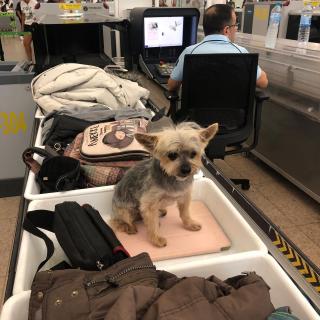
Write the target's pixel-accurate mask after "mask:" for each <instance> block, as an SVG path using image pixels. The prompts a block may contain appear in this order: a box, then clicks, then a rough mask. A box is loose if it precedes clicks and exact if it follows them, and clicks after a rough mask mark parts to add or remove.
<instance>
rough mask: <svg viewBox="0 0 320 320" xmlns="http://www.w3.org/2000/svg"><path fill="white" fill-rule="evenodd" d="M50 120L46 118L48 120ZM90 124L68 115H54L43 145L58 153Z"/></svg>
mask: <svg viewBox="0 0 320 320" xmlns="http://www.w3.org/2000/svg"><path fill="white" fill-rule="evenodd" d="M49 119H51V118H46V120H49ZM91 124H92V123H91V122H90V121H86V120H82V119H78V118H74V117H71V116H68V115H56V116H55V117H54V119H53V122H52V125H51V127H50V130H49V132H48V134H47V135H46V137H45V139H44V141H43V144H44V145H48V146H50V147H51V148H53V149H54V150H56V151H58V152H62V153H63V151H64V150H65V149H66V147H67V146H68V145H69V144H70V143H71V142H72V141H73V140H74V139H75V137H76V136H77V135H78V134H79V133H80V132H83V131H84V130H85V129H86V128H87V127H88V126H90V125H91Z"/></svg>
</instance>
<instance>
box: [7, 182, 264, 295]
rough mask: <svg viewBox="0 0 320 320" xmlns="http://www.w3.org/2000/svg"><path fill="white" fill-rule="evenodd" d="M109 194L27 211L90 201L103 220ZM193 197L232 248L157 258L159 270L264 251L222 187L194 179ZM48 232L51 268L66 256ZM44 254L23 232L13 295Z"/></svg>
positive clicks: (50, 202) (26, 284)
mask: <svg viewBox="0 0 320 320" xmlns="http://www.w3.org/2000/svg"><path fill="white" fill-rule="evenodd" d="M112 196H113V191H112V190H108V191H99V192H98V191H96V192H95V193H91V194H82V195H75V196H69V197H63V198H52V199H45V200H38V201H32V202H31V203H30V205H29V208H28V210H37V209H47V210H53V209H54V206H55V205H56V204H57V203H61V202H63V201H77V202H78V203H79V204H84V203H88V204H91V205H92V206H93V207H95V208H96V209H97V210H98V211H99V212H100V214H101V215H102V217H103V219H104V220H106V221H107V220H108V218H109V217H110V213H111V201H112ZM192 197H193V199H194V200H201V201H203V202H204V203H205V204H206V205H207V207H208V208H209V210H210V211H211V212H212V213H213V214H214V216H215V218H216V220H217V222H218V223H219V224H220V226H221V227H222V229H223V230H224V232H225V233H226V235H227V236H228V237H229V239H230V240H231V248H230V249H228V250H226V251H222V252H219V253H212V254H206V255H199V256H196V257H186V258H179V259H171V260H163V261H158V262H156V265H157V266H158V267H159V268H160V269H166V268H167V267H169V266H173V265H175V264H177V263H182V262H183V263H184V262H188V261H189V262H190V261H195V260H200V261H205V260H206V259H208V258H210V257H211V258H219V257H226V256H229V255H235V256H236V255H242V254H243V253H244V252H250V251H260V252H264V253H267V248H266V246H265V245H264V244H263V242H262V241H261V240H260V238H259V237H258V236H257V235H256V234H255V232H254V231H253V230H252V229H251V227H250V226H249V225H248V224H247V222H246V221H245V220H244V218H243V217H242V216H241V214H240V213H239V212H238V211H237V209H236V208H235V207H234V206H233V205H232V203H231V202H230V201H229V200H228V199H227V198H226V196H225V195H224V194H223V193H222V192H221V190H220V189H219V188H218V187H217V186H216V185H215V184H214V183H213V182H212V181H211V180H210V179H207V178H202V179H198V180H196V181H195V182H194V187H193V193H192ZM47 234H48V236H49V237H50V238H51V239H52V240H53V242H54V244H55V247H56V248H57V249H59V250H56V252H55V255H54V257H52V259H51V260H50V261H49V262H48V264H47V265H46V266H45V267H44V269H47V268H50V267H52V266H53V265H55V264H57V263H59V262H61V261H62V260H63V259H65V258H66V257H65V256H64V254H63V252H62V250H61V248H60V246H59V245H58V243H57V240H56V238H55V236H54V235H53V234H52V233H50V232H48V233H47ZM45 256H46V247H45V244H44V242H43V241H42V240H41V239H39V238H37V237H35V236H33V235H31V234H29V233H28V232H23V235H22V241H21V245H20V252H19V257H18V263H17V269H16V270H17V271H16V277H15V282H14V288H13V293H14V294H16V293H19V292H21V291H25V290H29V289H30V287H31V282H32V279H33V277H34V274H35V272H36V269H37V266H38V265H39V264H40V262H41V261H42V260H44V258H45Z"/></svg>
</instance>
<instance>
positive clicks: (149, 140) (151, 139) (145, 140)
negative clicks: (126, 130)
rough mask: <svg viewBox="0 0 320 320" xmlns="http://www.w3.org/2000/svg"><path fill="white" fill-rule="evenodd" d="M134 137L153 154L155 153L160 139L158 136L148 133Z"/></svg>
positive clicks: (137, 134)
mask: <svg viewBox="0 0 320 320" xmlns="http://www.w3.org/2000/svg"><path fill="white" fill-rule="evenodd" d="M134 137H135V138H136V139H137V141H138V142H139V143H140V144H141V145H142V146H144V147H145V148H146V149H147V150H148V151H149V152H151V153H152V152H153V151H154V149H155V147H156V144H157V142H158V138H157V136H156V135H152V134H148V133H136V134H135V135H134Z"/></svg>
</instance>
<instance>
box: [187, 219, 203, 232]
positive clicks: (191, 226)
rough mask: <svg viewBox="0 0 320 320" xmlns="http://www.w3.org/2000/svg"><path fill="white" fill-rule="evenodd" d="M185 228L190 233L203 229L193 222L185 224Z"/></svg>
mask: <svg viewBox="0 0 320 320" xmlns="http://www.w3.org/2000/svg"><path fill="white" fill-rule="evenodd" d="M183 226H184V227H185V228H186V229H187V230H190V231H199V230H200V229H201V224H200V223H198V222H196V221H193V220H192V221H189V222H188V223H185V224H184V225H183Z"/></svg>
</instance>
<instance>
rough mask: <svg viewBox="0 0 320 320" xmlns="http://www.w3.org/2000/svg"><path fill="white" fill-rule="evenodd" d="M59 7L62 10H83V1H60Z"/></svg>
mask: <svg viewBox="0 0 320 320" xmlns="http://www.w3.org/2000/svg"><path fill="white" fill-rule="evenodd" d="M59 9H61V10H68V11H69V10H81V9H82V5H81V3H60V4H59Z"/></svg>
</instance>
